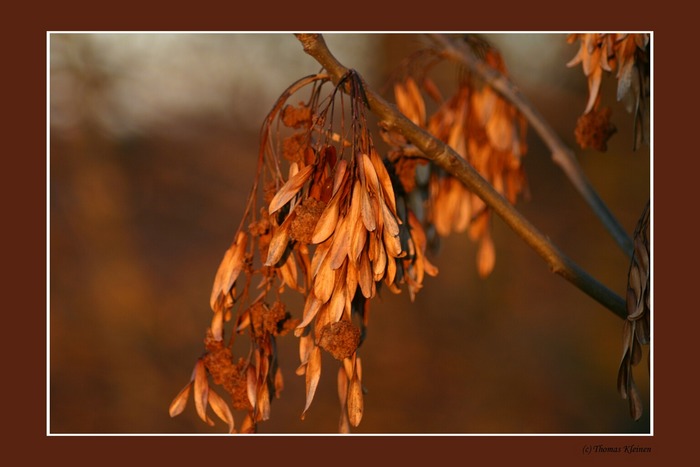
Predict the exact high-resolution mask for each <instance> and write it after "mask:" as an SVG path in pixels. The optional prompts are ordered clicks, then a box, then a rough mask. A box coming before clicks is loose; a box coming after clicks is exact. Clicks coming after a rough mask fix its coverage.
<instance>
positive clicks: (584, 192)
mask: <svg viewBox="0 0 700 467" xmlns="http://www.w3.org/2000/svg"><path fill="white" fill-rule="evenodd" d="M429 37H430V38H431V39H432V40H433V42H435V43H436V44H437V45H438V46H439V47H440V50H441V53H442V55H443V56H444V57H445V58H447V59H450V60H453V61H456V62H459V63H462V64H463V65H466V66H467V67H468V68H469V69H470V70H472V71H473V72H474V73H476V74H478V75H479V76H480V77H481V78H482V79H484V80H485V81H486V82H487V83H488V84H489V85H490V86H491V87H492V88H493V89H495V90H496V91H497V92H498V93H500V94H501V95H502V96H503V97H504V98H505V99H507V100H508V101H510V102H511V103H512V104H513V105H514V106H515V107H517V108H518V110H519V111H520V112H521V113H522V114H523V115H524V116H525V118H527V120H528V121H529V122H530V125H532V127H533V128H534V129H535V131H536V132H537V133H538V134H539V135H540V138H542V141H543V142H544V143H545V144H546V145H547V147H548V148H549V150H550V151H552V160H553V161H554V163H555V164H557V165H558V166H559V167H560V168H561V169H562V170H563V171H564V173H565V174H566V176H567V177H568V178H569V180H570V181H571V183H572V184H573V185H574V187H575V188H576V190H577V191H578V192H579V193H580V194H581V196H583V198H584V199H585V200H586V202H587V203H588V205H589V206H590V207H591V209H592V210H593V212H594V213H595V214H596V216H597V217H598V219H600V221H601V222H602V223H603V225H604V226H605V228H606V229H607V230H608V232H610V234H611V235H612V237H613V238H614V239H615V241H616V242H617V244H618V245H619V246H620V248H621V249H622V251H624V252H625V253H626V254H627V255H628V256H630V257H631V256H632V251H634V245H633V243H632V239H631V238H630V236H629V235H628V234H627V232H626V231H625V229H624V228H623V227H622V226H621V225H620V223H619V222H618V220H617V219H616V218H615V216H614V215H613V214H612V213H611V212H610V210H609V209H608V207H607V206H606V205H605V203H604V202H603V200H602V199H600V197H599V196H598V193H597V192H596V191H595V189H594V188H593V186H592V185H591V183H590V182H589V181H588V178H587V177H586V175H585V174H584V173H583V170H582V169H581V166H580V165H579V163H578V160H577V159H576V157H575V156H574V153H573V151H572V150H571V149H569V148H568V147H567V146H566V144H564V142H563V141H562V140H561V138H559V135H557V133H556V132H555V131H554V130H553V129H552V127H551V126H550V125H549V124H548V123H547V121H546V120H545V119H544V118H543V117H542V115H540V113H539V112H538V111H537V109H535V107H534V106H533V105H532V104H530V102H529V101H528V100H527V98H526V97H525V96H523V95H522V93H521V92H520V91H519V90H518V89H517V88H516V87H515V85H514V84H513V83H512V82H511V81H510V80H509V79H508V78H507V77H506V76H504V75H503V74H501V73H500V72H499V71H498V70H496V69H494V68H492V67H490V66H488V64H486V63H484V61H483V60H480V59H479V58H478V57H477V56H476V55H475V54H474V52H473V51H472V49H471V48H470V47H469V46H468V45H467V44H466V43H464V44H458V43H455V42H453V41H451V40H450V39H448V38H447V37H445V36H444V35H442V34H430V35H429Z"/></svg>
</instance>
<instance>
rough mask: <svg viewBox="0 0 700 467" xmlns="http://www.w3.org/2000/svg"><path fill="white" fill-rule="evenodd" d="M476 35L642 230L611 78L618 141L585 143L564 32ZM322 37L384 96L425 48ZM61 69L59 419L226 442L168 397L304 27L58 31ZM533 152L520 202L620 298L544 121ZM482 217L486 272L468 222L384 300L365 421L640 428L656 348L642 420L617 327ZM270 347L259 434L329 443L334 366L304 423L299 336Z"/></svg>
mask: <svg viewBox="0 0 700 467" xmlns="http://www.w3.org/2000/svg"><path fill="white" fill-rule="evenodd" d="M483 37H485V38H486V39H488V40H490V41H492V42H493V43H494V44H495V45H496V46H497V47H499V49H500V50H501V52H502V54H503V56H504V58H505V62H506V65H507V66H508V68H509V71H510V74H511V77H512V79H513V80H514V81H515V83H516V84H517V85H518V87H519V88H520V90H521V91H522V92H523V93H524V94H525V95H526V96H528V97H529V99H530V100H531V102H532V103H533V104H534V105H535V107H536V108H537V109H538V110H539V111H540V112H541V113H542V114H543V115H544V117H545V118H546V119H547V120H548V121H549V122H550V123H551V124H552V125H553V127H554V128H555V130H556V131H557V132H558V133H559V134H560V135H561V136H562V138H563V139H564V141H566V143H567V144H568V145H569V146H570V147H572V148H574V149H575V150H576V153H577V156H578V157H579V160H580V162H581V165H582V166H583V168H584V170H585V172H586V174H587V175H588V177H589V178H590V180H591V182H592V184H593V185H594V186H595V187H596V189H597V190H598V192H599V194H600V195H601V197H602V198H603V199H604V200H605V202H606V203H607V204H608V206H609V207H610V209H611V210H612V212H613V213H614V214H615V215H616V216H617V217H618V219H619V220H620V222H621V223H622V225H623V226H625V228H626V229H627V230H628V231H629V232H630V234H631V232H632V231H633V230H634V227H635V224H636V222H637V219H638V217H639V215H640V214H641V212H642V209H643V208H644V205H645V203H646V202H647V200H648V199H649V196H650V185H651V183H650V180H651V175H650V151H649V148H648V147H643V148H641V149H640V150H638V151H636V152H633V151H632V132H631V130H632V116H631V115H630V114H628V113H627V112H626V111H625V109H624V107H623V106H622V105H621V104H618V103H616V102H615V87H616V81H615V80H614V77H612V76H607V77H606V78H605V79H604V80H603V85H602V92H603V99H604V102H606V103H607V104H608V105H610V106H611V107H612V109H613V113H612V119H613V123H614V124H615V125H616V127H617V129H618V132H617V134H615V135H614V136H613V138H612V139H611V140H610V142H609V144H608V151H607V152H606V153H598V152H595V151H593V150H585V151H584V150H580V149H579V148H578V147H577V145H576V143H575V140H574V136H573V131H574V127H575V124H576V120H577V118H578V116H579V115H580V114H581V112H582V111H583V110H584V107H585V104H586V100H587V86H586V80H585V78H584V76H583V73H582V71H581V68H580V66H577V67H574V68H567V67H566V63H567V62H568V61H569V60H570V59H571V58H573V56H574V55H576V52H577V50H578V44H567V43H566V36H565V35H562V34H530V33H528V34H483ZM326 40H327V42H328V44H329V47H330V49H331V51H332V52H333V53H334V54H335V55H336V57H337V58H338V59H339V60H340V61H341V62H342V63H343V64H345V65H346V66H348V67H352V68H355V69H356V70H357V71H358V72H359V73H360V74H361V75H362V76H363V77H364V78H365V79H366V81H367V82H368V83H369V85H370V86H373V87H374V88H375V89H377V90H381V89H385V88H384V85H385V84H386V82H387V79H388V78H389V76H390V73H391V72H392V71H393V70H394V69H395V67H396V66H397V65H398V64H399V63H400V62H401V60H402V59H403V58H404V57H405V56H406V55H407V54H408V53H410V52H412V51H414V50H417V49H418V48H419V47H421V45H422V44H423V41H422V38H421V37H420V35H418V34H415V35H414V34H327V35H326ZM49 68H50V70H49V72H50V84H49V91H50V115H49V117H50V121H49V124H50V153H49V155H48V158H47V163H48V165H49V170H50V178H49V204H48V206H47V210H48V220H49V225H50V256H49V265H48V266H49V273H50V278H49V283H48V287H49V294H50V295H49V296H50V308H49V310H47V312H48V314H49V321H48V323H49V326H50V328H49V350H50V359H49V365H50V369H49V376H50V382H49V384H50V386H49V410H48V416H49V430H50V432H51V433H77V434H82V433H85V434H91V433H129V434H139V433H163V434H168V433H223V432H225V426H224V425H223V423H222V422H220V421H218V419H217V424H216V426H214V427H208V426H207V425H205V424H204V423H203V422H201V421H200V420H199V419H198V418H197V416H196V414H195V409H194V405H193V404H192V401H190V403H189V405H188V407H187V409H186V410H185V412H184V413H183V414H181V415H180V416H178V417H176V418H172V419H171V418H170V417H169V415H168V406H169V404H170V402H171V400H172V399H173V397H175V395H176V394H177V393H178V392H179V391H180V389H181V388H182V387H183V386H184V385H185V384H186V383H187V382H188V381H189V378H190V374H191V371H192V368H193V365H194V363H195V360H196V359H197V358H198V357H199V355H200V354H201V352H202V351H203V349H204V347H203V338H204V333H205V330H206V328H207V327H208V326H209V323H210V318H211V310H210V309H209V294H210V292H211V285H212V281H213V279H214V274H215V272H216V269H217V267H218V265H219V262H220V260H221V258H222V256H223V253H224V252H225V250H226V249H227V248H228V246H229V244H230V243H231V241H232V238H233V234H234V232H235V230H236V228H237V227H238V224H239V222H240V219H241V216H242V213H243V207H244V202H245V198H246V196H247V194H248V192H249V190H250V188H251V183H252V179H253V177H254V166H255V162H256V157H257V150H258V136H259V135H258V132H259V128H260V125H261V124H262V121H263V119H264V117H265V115H266V114H267V112H268V111H269V110H270V108H271V107H272V105H273V103H274V101H275V100H276V98H277V97H278V96H279V95H280V93H281V92H282V91H284V89H285V88H286V87H287V86H288V85H289V84H291V83H292V82H293V81H294V80H296V79H298V78H300V77H302V76H305V75H308V74H312V73H315V72H317V71H318V70H319V65H318V64H317V63H316V62H315V61H314V60H313V59H311V58H310V57H308V56H307V55H306V54H305V53H304V52H303V51H302V48H301V46H300V44H299V43H298V41H297V40H296V39H295V38H294V36H293V35H292V34H189V33H187V34H185V33H183V34H160V33H154V34H131V33H129V34H66V33H61V34H51V35H50V48H49ZM445 94H447V92H445ZM386 97H391V96H386ZM528 144H529V150H528V153H527V155H526V156H525V159H524V164H525V167H526V171H527V176H528V179H529V186H530V197H529V199H527V200H523V201H520V202H519V203H518V204H517V207H518V209H520V210H521V212H522V213H523V214H524V215H525V216H526V217H527V218H528V219H529V220H530V221H531V222H532V223H534V225H536V226H537V227H538V228H539V230H540V231H542V232H543V233H544V234H545V235H547V236H548V237H549V238H551V239H552V241H553V242H554V243H555V244H556V245H558V246H559V247H560V248H561V249H562V250H563V251H564V252H565V253H566V254H567V255H569V256H570V257H571V258H572V259H573V260H574V261H576V262H578V263H579V264H580V265H581V266H582V267H583V268H585V269H586V270H588V271H589V272H590V273H591V274H592V275H593V276H595V277H597V278H598V279H599V280H600V281H601V282H603V283H604V284H606V285H608V286H609V287H610V288H612V289H613V290H614V291H616V292H617V293H619V294H620V295H623V296H624V290H625V287H626V282H627V270H628V266H629V261H628V259H627V258H626V257H625V255H624V254H623V253H622V252H621V250H620V249H619V248H618V247H617V245H616V243H614V241H613V240H612V238H611V237H610V236H609V235H608V234H607V232H606V231H605V230H604V229H603V227H602V226H601V224H600V223H599V222H598V220H597V219H596V218H595V217H594V216H593V214H592V213H591V211H590V209H589V208H588V206H587V205H586V204H585V203H584V202H583V200H582V199H581V197H580V196H579V195H578V194H577V193H576V192H575V191H574V189H573V188H572V187H571V185H570V184H569V182H568V181H567V179H566V178H565V176H564V175H563V173H562V172H561V170H559V168H558V167H557V166H555V165H554V164H553V163H552V162H551V160H550V154H549V152H548V150H547V149H546V148H545V147H544V146H543V145H542V144H541V143H540V141H539V139H538V137H537V135H535V134H534V132H533V131H532V130H529V131H528ZM492 229H493V235H494V241H495V244H496V255H497V258H496V268H495V270H494V272H493V273H492V275H491V276H490V277H488V278H487V279H480V278H479V277H478V275H477V273H476V266H475V248H474V245H473V244H472V243H471V242H470V241H469V240H468V238H467V236H466V234H461V235H453V236H451V237H449V238H447V239H445V240H444V241H443V243H442V246H441V251H440V252H439V253H438V254H437V255H434V256H432V257H431V259H432V262H433V263H434V264H436V265H437V266H438V267H439V268H440V273H439V275H438V277H436V278H427V279H426V281H425V286H424V288H423V289H422V291H421V292H420V293H419V294H418V296H417V298H416V301H415V302H414V303H411V302H410V301H409V299H408V295H407V293H405V292H404V293H402V294H401V295H396V296H395V295H392V294H384V295H383V297H382V299H381V300H377V301H376V302H374V303H373V304H372V308H371V317H370V322H369V330H368V336H367V339H366V341H365V343H364V344H363V346H362V348H361V349H360V355H361V357H362V359H363V380H364V381H363V382H364V385H365V386H366V388H367V390H368V393H367V394H366V396H365V414H364V417H363V420H362V423H361V424H360V426H359V427H358V428H356V429H354V430H353V432H354V433H485V434H489V433H533V434H541V433H649V432H650V429H651V428H650V412H651V410H650V409H651V408H650V405H649V398H650V378H649V372H648V371H647V369H646V360H645V362H644V364H642V365H640V367H639V368H638V369H637V371H636V373H635V376H636V379H637V381H638V384H639V386H640V390H641V392H642V395H643V398H644V399H645V400H646V401H647V402H646V404H645V407H644V416H643V417H642V419H641V420H639V421H637V422H635V421H632V420H631V418H630V416H629V415H628V407H627V402H626V401H624V400H622V399H621V398H620V396H619V395H618V393H617V390H616V377H617V369H618V365H619V362H620V359H621V356H622V321H621V320H620V319H619V318H617V317H615V316H614V315H613V314H612V313H611V312H610V311H608V310H606V309H604V308H603V307H602V306H600V305H598V303H597V302H595V301H594V300H592V299H591V298H589V297H588V296H587V295H585V294H583V293H582V292H580V291H579V290H578V289H576V288H575V287H573V286H572V285H570V284H569V283H568V282H566V281H564V280H563V279H561V278H560V277H559V276H556V275H553V274H552V273H551V272H550V271H549V269H548V267H547V266H546V264H545V263H544V261H543V260H542V259H540V257H539V256H537V255H536V254H535V253H534V252H533V251H531V250H530V249H529V248H528V247H527V246H526V245H525V243H524V242H523V241H522V240H521V239H520V238H519V237H517V236H516V235H515V234H514V233H513V232H512V231H511V230H510V229H509V228H508V227H507V226H506V225H505V224H503V223H502V222H501V221H500V220H499V219H497V218H496V219H495V220H494V222H493V226H492ZM293 311H294V310H293ZM296 312H297V313H299V312H300V310H296ZM278 342H279V349H280V360H281V365H282V370H283V374H284V378H285V389H284V391H283V393H282V398H281V399H278V400H275V401H274V402H273V404H272V418H271V420H269V421H266V422H263V423H261V424H260V425H259V431H260V433H335V432H336V430H337V424H338V418H339V406H338V398H337V393H336V384H335V376H336V371H337V366H336V365H335V362H334V361H333V360H332V358H330V357H329V358H327V359H325V360H324V372H323V375H322V378H321V382H320V385H319V389H318V391H317V393H316V396H315V398H314V402H313V404H312V406H311V409H310V410H309V412H308V413H307V415H306V418H305V420H303V421H302V420H300V414H301V412H302V410H303V408H304V397H305V395H304V379H303V377H299V376H296V375H295V374H294V370H295V368H296V367H297V365H298V361H299V360H298V350H297V345H298V342H297V339H296V338H295V337H294V336H292V335H287V336H285V337H282V338H280V339H279V341H278ZM326 357H328V356H327V355H326ZM324 358H325V357H324ZM219 392H220V393H221V394H223V392H222V391H219ZM241 421H242V418H241V416H240V414H237V419H236V422H237V423H238V424H240V423H241Z"/></svg>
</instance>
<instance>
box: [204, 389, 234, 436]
mask: <svg viewBox="0 0 700 467" xmlns="http://www.w3.org/2000/svg"><path fill="white" fill-rule="evenodd" d="M209 404H210V405H211V408H212V409H213V410H214V413H215V414H216V415H217V416H218V417H219V418H220V419H221V420H223V421H224V422H226V424H227V425H228V432H229V433H235V432H236V429H235V425H234V421H233V414H232V413H231V409H230V408H229V406H228V404H227V403H226V402H225V401H224V400H223V399H222V398H221V396H219V395H218V394H217V393H216V392H214V391H212V390H209Z"/></svg>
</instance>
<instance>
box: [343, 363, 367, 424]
mask: <svg viewBox="0 0 700 467" xmlns="http://www.w3.org/2000/svg"><path fill="white" fill-rule="evenodd" d="M347 406H348V420H349V421H350V425H352V426H358V425H359V424H360V421H361V420H362V414H363V412H364V401H363V396H362V383H361V382H360V378H359V376H358V373H357V371H355V372H354V373H353V375H352V378H350V385H349V387H348V400H347Z"/></svg>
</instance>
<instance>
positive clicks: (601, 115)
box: [567, 33, 650, 151]
mask: <svg viewBox="0 0 700 467" xmlns="http://www.w3.org/2000/svg"><path fill="white" fill-rule="evenodd" d="M577 40H578V41H579V44H580V45H579V50H578V53H577V54H576V56H574V58H572V59H571V61H569V63H568V64H567V66H570V67H573V66H575V65H578V64H579V63H580V64H581V67H582V69H583V73H584V75H586V78H587V79H588V102H587V103H586V108H585V110H584V112H583V115H582V116H581V117H580V118H579V120H578V122H577V124H576V130H575V136H576V140H577V142H578V143H579V145H580V146H581V147H582V148H584V149H585V148H587V147H592V148H594V149H596V150H599V151H605V150H606V149H607V144H606V143H607V140H608V139H609V138H610V137H611V136H612V135H613V134H614V133H615V131H616V129H615V126H614V125H612V124H611V123H610V114H611V110H610V108H607V107H603V108H600V102H601V97H600V87H601V83H602V79H603V74H604V73H605V72H607V73H612V72H613V71H614V70H615V68H617V73H616V74H615V77H616V78H617V100H618V101H624V103H625V105H626V108H627V111H628V112H630V113H633V114H634V121H635V126H634V128H635V136H634V147H635V149H636V148H637V147H638V146H639V145H641V144H642V143H644V144H649V126H648V125H649V123H648V121H649V99H648V97H649V91H650V81H649V40H650V36H649V34H628V33H624V34H609V33H603V34H600V33H587V34H570V35H569V36H568V38H567V41H568V42H569V43H570V44H571V43H574V42H576V41H577Z"/></svg>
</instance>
